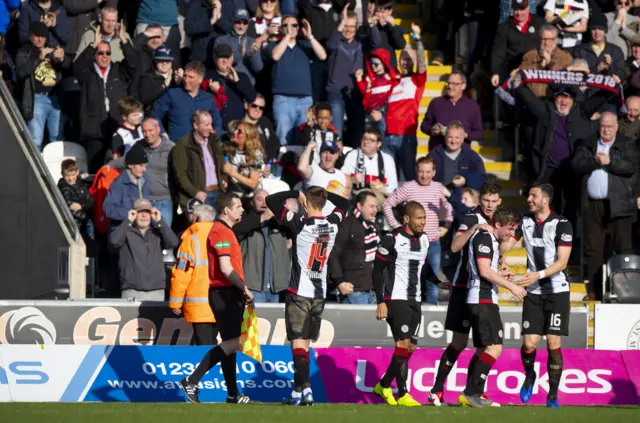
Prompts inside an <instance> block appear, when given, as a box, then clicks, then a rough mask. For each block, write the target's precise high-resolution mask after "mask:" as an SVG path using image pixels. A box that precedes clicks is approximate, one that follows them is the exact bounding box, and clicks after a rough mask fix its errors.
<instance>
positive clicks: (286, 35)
mask: <svg viewBox="0 0 640 423" xmlns="http://www.w3.org/2000/svg"><path fill="white" fill-rule="evenodd" d="M282 31H283V37H282V41H280V42H279V43H270V44H269V45H268V46H267V48H266V51H265V54H267V55H271V58H272V59H273V61H274V62H275V63H274V64H273V73H272V75H273V76H272V78H273V79H272V92H273V116H274V118H275V121H276V132H277V134H278V138H280V143H281V144H282V145H287V144H292V141H293V134H294V132H295V128H298V127H299V126H300V125H302V124H303V123H304V122H305V121H306V119H307V109H308V108H309V107H311V105H312V104H313V100H312V98H311V95H312V84H311V68H310V65H309V62H310V61H313V60H325V59H326V58H327V53H326V52H325V50H324V47H322V45H321V44H320V43H319V42H318V40H316V39H315V37H314V36H313V34H312V32H311V25H310V24H309V22H307V21H306V20H304V19H303V20H302V34H303V36H304V37H305V38H306V40H300V41H297V40H296V39H297V37H298V20H297V19H296V18H295V17H294V16H285V17H284V18H283V20H282Z"/></svg>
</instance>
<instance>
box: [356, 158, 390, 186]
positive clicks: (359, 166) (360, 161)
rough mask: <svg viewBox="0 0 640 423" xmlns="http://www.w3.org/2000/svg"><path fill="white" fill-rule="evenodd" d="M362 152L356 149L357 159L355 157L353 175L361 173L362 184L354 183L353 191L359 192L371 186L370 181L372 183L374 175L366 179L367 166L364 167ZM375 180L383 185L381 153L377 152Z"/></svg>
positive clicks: (383, 175)
mask: <svg viewBox="0 0 640 423" xmlns="http://www.w3.org/2000/svg"><path fill="white" fill-rule="evenodd" d="M364 159H365V157H364V152H363V151H362V149H361V148H358V157H356V170H355V173H356V174H358V173H362V176H363V178H362V182H361V183H355V188H354V189H355V190H360V189H363V188H369V187H370V186H371V181H373V180H374V179H373V176H374V175H370V177H369V178H367V166H366V165H365V162H364ZM376 178H377V179H379V180H380V182H382V183H385V174H384V160H383V158H382V153H381V152H379V151H378V175H377V177H376Z"/></svg>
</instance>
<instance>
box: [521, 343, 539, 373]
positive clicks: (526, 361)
mask: <svg viewBox="0 0 640 423" xmlns="http://www.w3.org/2000/svg"><path fill="white" fill-rule="evenodd" d="M520 358H521V359H522V367H524V372H525V373H526V374H527V376H528V375H530V374H532V373H533V365H534V364H536V350H533V351H532V352H530V353H529V352H526V351H525V349H524V346H523V347H522V348H521V349H520Z"/></svg>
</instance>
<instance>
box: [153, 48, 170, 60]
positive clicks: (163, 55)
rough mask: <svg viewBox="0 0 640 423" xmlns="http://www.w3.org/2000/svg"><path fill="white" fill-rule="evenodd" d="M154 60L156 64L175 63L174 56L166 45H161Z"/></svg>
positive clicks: (154, 54)
mask: <svg viewBox="0 0 640 423" xmlns="http://www.w3.org/2000/svg"><path fill="white" fill-rule="evenodd" d="M153 60H154V61H156V62H171V61H173V55H172V54H171V49H170V48H169V47H167V46H166V45H164V44H163V45H161V46H160V47H158V48H157V49H156V51H155V52H154V53H153Z"/></svg>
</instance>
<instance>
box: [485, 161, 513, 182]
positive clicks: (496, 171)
mask: <svg viewBox="0 0 640 423" xmlns="http://www.w3.org/2000/svg"><path fill="white" fill-rule="evenodd" d="M484 167H485V169H486V170H487V173H491V174H493V175H496V177H497V178H498V179H502V180H503V181H508V180H510V179H511V170H512V168H513V163H511V162H492V163H485V165H484Z"/></svg>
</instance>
